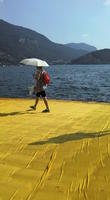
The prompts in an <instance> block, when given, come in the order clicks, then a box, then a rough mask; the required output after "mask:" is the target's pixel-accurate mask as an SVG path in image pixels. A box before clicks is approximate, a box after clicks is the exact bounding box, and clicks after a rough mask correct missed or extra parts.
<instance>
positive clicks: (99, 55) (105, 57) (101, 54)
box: [71, 49, 110, 64]
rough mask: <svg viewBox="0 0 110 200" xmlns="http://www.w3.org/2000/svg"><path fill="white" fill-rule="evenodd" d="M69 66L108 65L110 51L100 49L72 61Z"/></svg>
mask: <svg viewBox="0 0 110 200" xmlns="http://www.w3.org/2000/svg"><path fill="white" fill-rule="evenodd" d="M71 64H110V49H101V50H97V51H95V52H92V53H89V54H87V55H84V56H81V57H80V58H78V59H73V60H72V61H71Z"/></svg>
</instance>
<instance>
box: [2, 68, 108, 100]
mask: <svg viewBox="0 0 110 200" xmlns="http://www.w3.org/2000/svg"><path fill="white" fill-rule="evenodd" d="M46 70H47V72H48V73H49V74H50V77H51V83H50V85H49V86H48V88H47V90H46V92H47V97H48V98H49V99H64V100H78V101H79V100H81V101H104V102H110V65H62V66H61V65H57V66H50V67H49V68H47V69H46ZM34 72H35V67H29V66H0V97H14V98H15V97H19V98H32V97H34V96H29V91H28V86H31V85H33V83H34V81H33V77H32V74H33V73H34Z"/></svg>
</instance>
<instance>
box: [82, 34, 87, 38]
mask: <svg viewBox="0 0 110 200" xmlns="http://www.w3.org/2000/svg"><path fill="white" fill-rule="evenodd" d="M81 36H82V37H83V38H87V37H88V36H89V35H88V34H87V33H84V34H82V35H81Z"/></svg>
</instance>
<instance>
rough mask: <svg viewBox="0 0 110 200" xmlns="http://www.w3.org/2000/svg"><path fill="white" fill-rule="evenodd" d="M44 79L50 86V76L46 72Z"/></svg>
mask: <svg viewBox="0 0 110 200" xmlns="http://www.w3.org/2000/svg"><path fill="white" fill-rule="evenodd" d="M43 79H44V83H45V85H49V83H50V76H49V75H48V73H47V72H45V71H44V72H43Z"/></svg>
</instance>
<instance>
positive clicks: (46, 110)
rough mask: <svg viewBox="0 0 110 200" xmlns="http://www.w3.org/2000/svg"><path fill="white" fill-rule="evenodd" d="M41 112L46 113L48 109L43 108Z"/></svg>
mask: <svg viewBox="0 0 110 200" xmlns="http://www.w3.org/2000/svg"><path fill="white" fill-rule="evenodd" d="M42 112H43V113H46V112H50V110H49V109H45V110H43V111H42Z"/></svg>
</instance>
